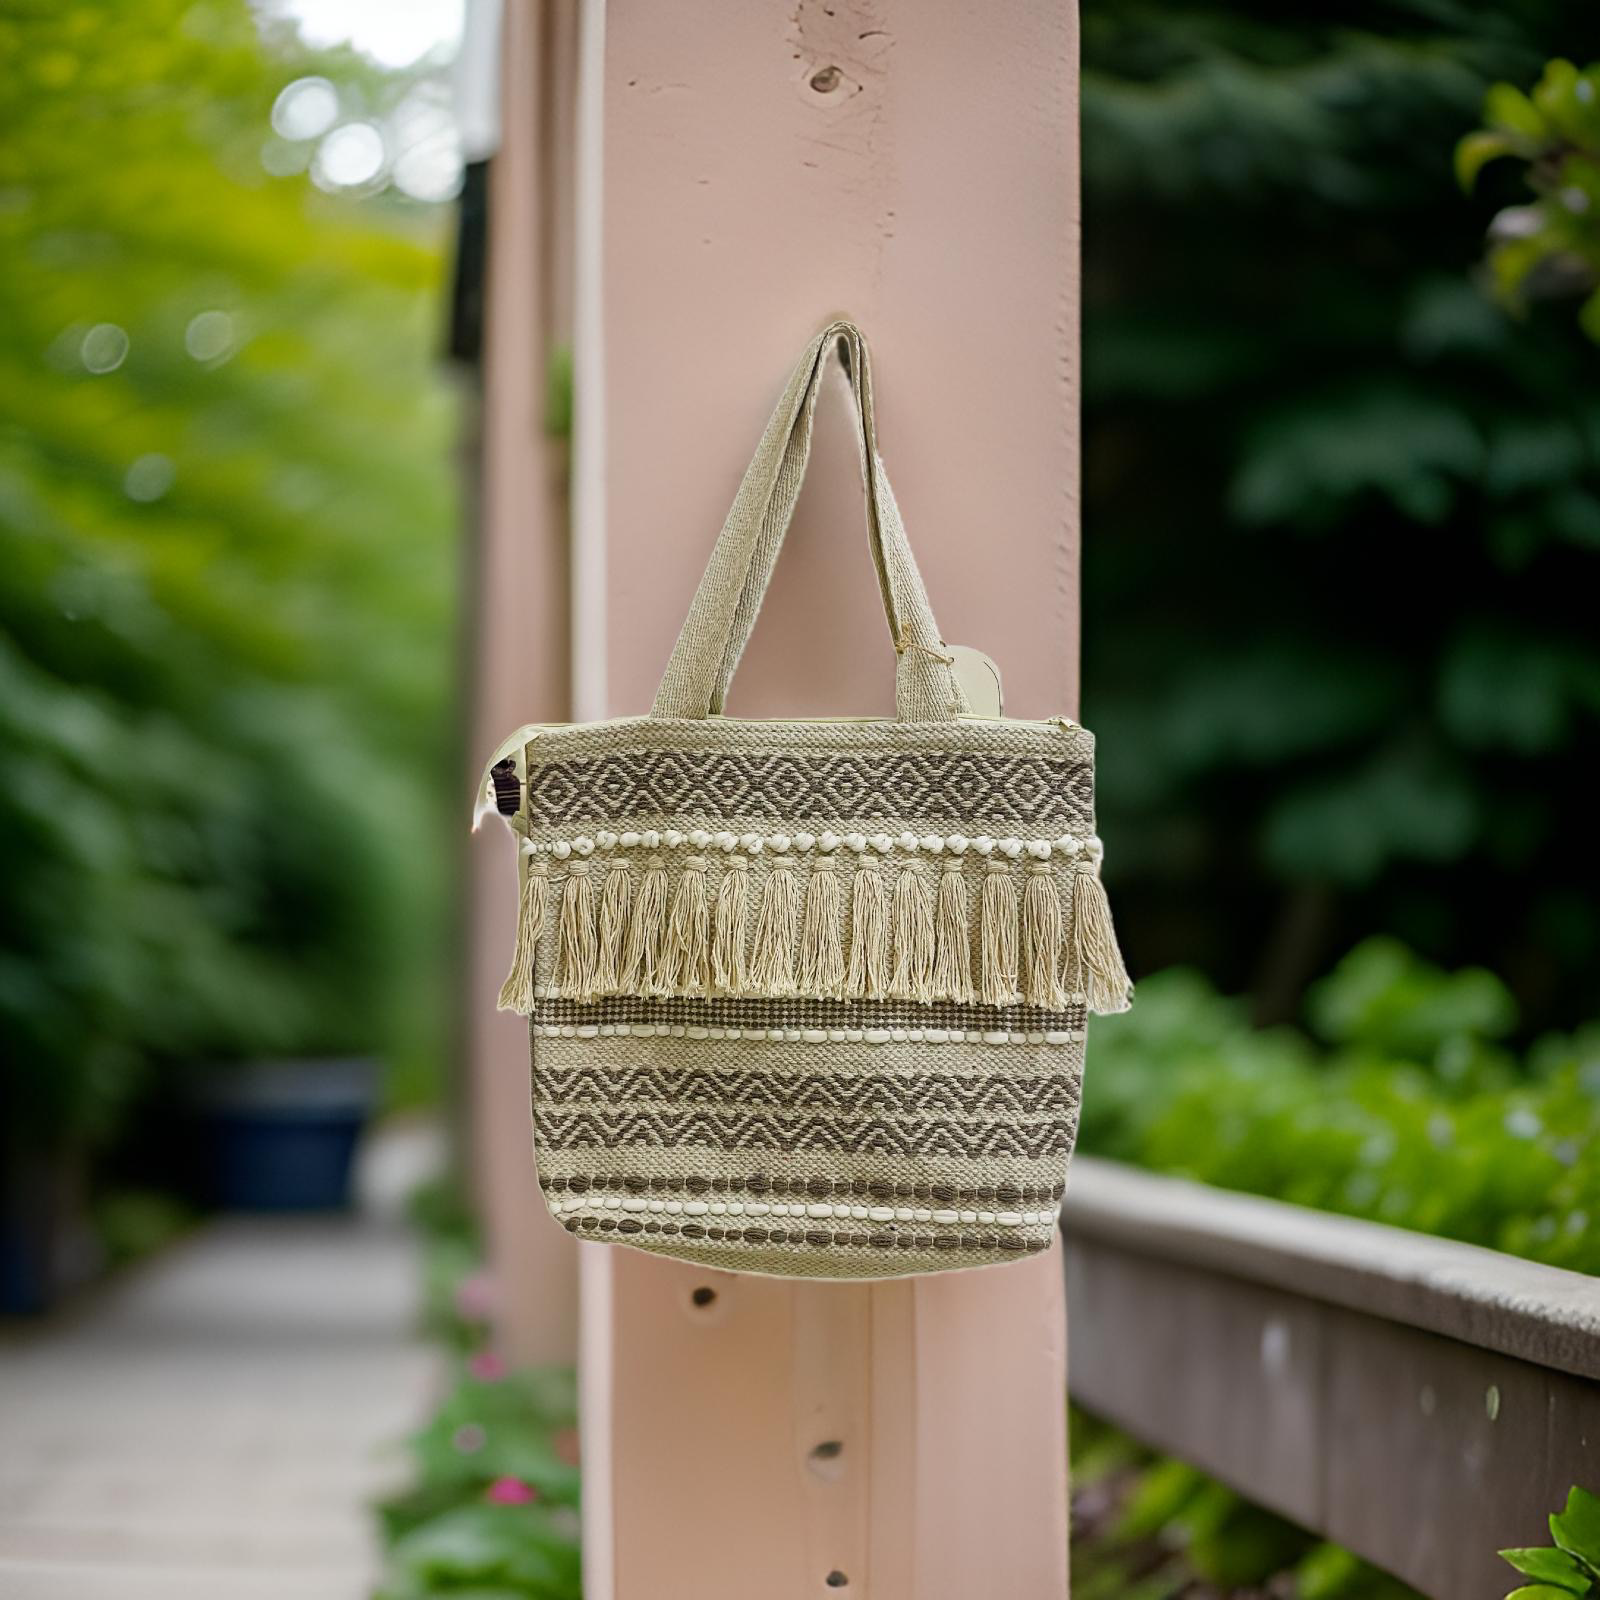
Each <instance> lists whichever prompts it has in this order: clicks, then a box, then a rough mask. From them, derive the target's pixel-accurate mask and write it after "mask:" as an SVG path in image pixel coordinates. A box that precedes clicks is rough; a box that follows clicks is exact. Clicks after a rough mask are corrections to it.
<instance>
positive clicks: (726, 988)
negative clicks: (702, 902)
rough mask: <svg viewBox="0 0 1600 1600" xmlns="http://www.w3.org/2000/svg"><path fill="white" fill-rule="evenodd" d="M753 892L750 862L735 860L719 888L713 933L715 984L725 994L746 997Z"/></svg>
mask: <svg viewBox="0 0 1600 1600" xmlns="http://www.w3.org/2000/svg"><path fill="white" fill-rule="evenodd" d="M749 889H750V861H749V858H748V857H746V856H733V857H731V858H730V859H729V861H728V870H727V871H726V872H724V873H723V875H722V882H721V883H720V884H719V885H718V886H717V905H716V910H715V912H714V914H713V916H712V931H711V981H712V982H713V983H714V984H715V985H716V986H717V988H718V989H719V990H720V991H721V992H722V993H723V994H743V993H744V932H745V912H746V907H747V905H748V902H749Z"/></svg>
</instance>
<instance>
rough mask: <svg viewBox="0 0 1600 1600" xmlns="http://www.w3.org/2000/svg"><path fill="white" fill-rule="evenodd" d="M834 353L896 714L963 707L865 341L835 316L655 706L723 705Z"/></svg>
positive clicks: (729, 533) (764, 452)
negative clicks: (851, 427) (846, 389)
mask: <svg viewBox="0 0 1600 1600" xmlns="http://www.w3.org/2000/svg"><path fill="white" fill-rule="evenodd" d="M834 356H837V357H838V359H839V360H840V362H841V364H842V365H843V367H844V369H845V372H846V376H847V378H848V380H849V385H850V393H851V398H852V402H853V415H854V418H855V423H856V429H855V433H856V447H857V451H858V454H859V458H860V464H861V472H862V478H863V480H864V482H865V485H866V491H867V531H868V535H869V539H870V543H871V548H872V559H873V565H874V567H875V568H876V570H877V574H878V587H879V590H880V593H881V596H882V600H883V608H884V614H885V616H886V617H887V619H888V623H889V634H890V638H891V639H892V640H893V641H894V646H895V653H896V657H897V661H896V668H895V712H896V716H897V717H898V719H899V720H900V721H902V722H946V721H951V720H953V719H954V718H956V717H958V716H960V715H961V714H962V713H963V712H965V711H966V710H967V709H968V707H967V702H966V699H965V697H964V695H963V694H962V691H961V686H960V684H959V683H958V682H957V680H956V676H955V672H954V663H953V658H952V657H951V656H950V655H949V654H948V653H947V652H946V651H945V649H944V641H943V639H942V638H941V637H940V635H939V628H938V624H937V623H936V622H935V620H934V616H933V609H932V607H931V606H930V605H929V603H928V595H927V590H926V588H925V587H924V585H923V582H922V575H921V574H920V572H919V571H918V570H917V564H916V559H915V557H913V555H912V553H911V547H910V544H909V543H908V541H907V539H906V532H905V526H904V524H903V523H902V521H901V519H900V511H899V507H898V506H897V505H896V504H895V499H894V493H893V491H892V490H891V489H890V487H889V480H888V477H887V476H886V475H885V473H884V470H883V463H882V461H881V460H880V459H879V457H878V450H877V428H876V423H875V419H874V411H873V399H872V373H871V365H870V360H869V356H868V353H867V345H866V340H865V339H864V338H863V337H862V334H861V330H860V329H859V328H858V327H857V326H856V325H855V324H854V323H853V322H849V321H845V320H839V321H836V322H833V323H831V324H830V325H829V326H828V327H827V328H825V329H824V330H823V331H822V332H821V333H820V334H818V335H817V337H816V338H814V339H813V340H812V341H811V343H810V344H809V345H808V346H807V347H806V351H805V354H804V355H802V356H801V358H800V361H799V363H798V364H797V365H796V367H795V369H794V371H793V373H792V374H791V375H790V378H789V382H788V385H787V386H786V388H785V389H784V393H783V396H782V398H781V399H780V400H779V402H778V406H777V409H776V410H775V411H774V412H773V414H772V419H771V420H770V421H769V422H768V424H767V428H766V432H765V433H764V434H763V435H762V439H761V443H760V445H759V446H758V447H757V450H756V454H755V459H754V460H753V461H752V462H751V463H750V467H749V469H748V470H747V471H746V473H745V476H744V481H743V482H742V483H741V484H740V486H739V492H738V494H737V495H736V496H735V497H734V502H733V506H732V508H731V509H730V511H729V512H728V517H727V521H726V522H725V523H724V524H723V528H722V532H721V534H720V536H719V537H718V539H717V542H716V545H715V547H714V548H713V550H712V552H711V559H710V561H709V562H708V563H707V566H706V571H705V575H704V577H702V578H701V580H700V586H699V588H698V589H697V590H696V591H695V596H694V600H693V602H692V603H691V605H690V608H689V614H688V617H687V618H686V619H685V621H684V624H683V628H682V631H681V632H680V633H679V635H678V642H677V644H676V645H675V646H674V648H673V652H672V659H671V660H670V661H669V662H668V664H667V670H666V673H665V675H664V676H663V678H662V680H661V687H660V689H659V690H658V691H657V694H656V700H655V704H654V706H653V707H652V709H651V713H650V714H651V716H653V717H658V718H661V717H669V718H670V717H687V718H703V717H706V716H708V715H711V714H713V713H719V712H720V711H721V710H722V708H723V705H724V703H725V701H726V699H727V694H728V688H729V685H730V684H731V682H732V680H733V674H734V671H735V670H736V668H737V667H738V664H739V658H740V656H741V655H742V654H743V652H744V647H745V644H746V642H747V641H748V640H749V637H750V633H751V630H752V629H753V628H754V627H755V620H756V615H757V613H758V612H759V611H760V608H761V602H762V599H763V598H764V597H765V595H766V591H767V585H768V584H769V583H770V582H771V579H772V573H773V569H774V567H775V566H776V565H777V560H778V553H779V551H780V549H781V548H782V545H783V539H784V535H785V533H786V532H787V531H788V527H789V522H790V519H791V517H792V516H793V514H794V507H795V502H796V501H797V500H798V498H799V495H800V486H801V484H802V482H803V481H804V479H805V472H806V464H807V461H808V459H809V457H810V453H811V436H812V429H813V424H814V421H815V416H816V407H817V398H818V396H819V394H820V392H821V386H822V381H823V378H824V376H825V375H826V373H827V370H828V363H829V360H830V358H832V357H834Z"/></svg>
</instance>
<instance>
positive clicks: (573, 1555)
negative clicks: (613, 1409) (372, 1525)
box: [376, 1187, 582, 1600]
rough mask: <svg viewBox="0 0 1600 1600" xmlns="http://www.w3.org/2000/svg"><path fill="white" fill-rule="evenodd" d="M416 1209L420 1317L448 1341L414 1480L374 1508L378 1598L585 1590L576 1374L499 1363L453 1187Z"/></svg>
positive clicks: (416, 1445)
mask: <svg viewBox="0 0 1600 1600" xmlns="http://www.w3.org/2000/svg"><path fill="white" fill-rule="evenodd" d="M415 1215H416V1217H417V1220H418V1221H419V1222H420V1223H421V1225H422V1226H423V1227H424V1228H425V1229H426V1230H428V1246H427V1255H426V1261H425V1267H426V1273H425V1276H426V1283H427V1303H426V1321H427V1326H428V1329H429V1332H430V1333H431V1334H432V1335H433V1337H435V1338H437V1339H439V1340H440V1341H441V1342H442V1343H443V1344H444V1345H445V1346H446V1347H447V1348H448V1349H449V1351H450V1352H451V1356H450V1360H451V1370H452V1379H451V1383H450V1387H449V1389H448V1391H447V1392H446V1394H445V1395H444V1397H443V1399H442V1400H441V1402H440V1404H439V1406H438V1408H437V1409H436V1411H435V1412H434V1414H433V1416H432V1417H430V1418H429V1420H428V1422H427V1423H426V1424H425V1426H424V1427H423V1428H422V1429H421V1430H420V1431H419V1432H418V1433H416V1434H415V1435H413V1437H412V1439H411V1441H410V1453H411V1457H412V1462H413V1479H412V1482H411V1484H410V1485H409V1487H407V1488H406V1489H405V1490H404V1491H403V1492H402V1493H400V1494H398V1495H396V1496H394V1497H393V1498H391V1499H390V1500H388V1501H386V1502H384V1503H383V1504H382V1505H381V1506H380V1507H379V1508H378V1515H379V1518H380V1521H381V1524H382V1528H383V1533H384V1538H385V1543H386V1544H387V1546H388V1561H387V1566H386V1572H385V1577H384V1582H383V1585H382V1587H381V1588H380V1589H379V1591H378V1595H377V1597H376V1600H424V1597H426V1596H432V1595H448V1594H463V1595H465V1594H467V1593H471V1594H473V1595H476V1596H479V1597H480V1600H488V1597H489V1596H491V1595H492V1596H494V1597H495V1600H580V1596H581V1594H582V1582H581V1576H580V1561H579V1554H578V1535H579V1522H578V1492H579V1474H578V1435H577V1429H576V1415H577V1403H576V1394H575V1389H576V1384H575V1380H574V1376H573V1374H572V1373H571V1371H569V1370H566V1369H549V1370H543V1371H534V1372H510V1371H508V1370H507V1369H506V1367H505V1364H504V1363H503V1362H502V1361H501V1360H500V1358H499V1356H498V1355H497V1354H496V1353H495V1351H494V1349H493V1346H492V1343H491V1341H490V1332H489V1330H490V1321H491V1314H492V1309H493V1293H492V1287H491V1285H490V1283H489V1280H488V1279H487V1277H486V1276H485V1275H484V1272H483V1269H482V1265H481V1262H480V1259H479V1253H478V1245H477V1240H476V1237H475V1230H474V1229H473V1227H472V1225H471V1223H470V1222H469V1221H468V1220H467V1217H466V1214H465V1212H464V1211H463V1209H462V1207H461V1206H460V1204H459V1202H458V1200H457V1199H456V1198H455V1196H454V1195H453V1193H452V1191H451V1190H450V1189H448V1188H447V1187H441V1188H438V1189H431V1190H429V1191H427V1192H425V1193H424V1194H422V1195H421V1196H419V1197H418V1201H417V1204H416V1207H415Z"/></svg>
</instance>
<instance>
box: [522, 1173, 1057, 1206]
mask: <svg viewBox="0 0 1600 1600" xmlns="http://www.w3.org/2000/svg"><path fill="white" fill-rule="evenodd" d="M539 1181H540V1185H541V1187H542V1188H543V1189H544V1190H545V1191H546V1193H548V1194H586V1193H587V1192H588V1191H589V1190H590V1189H598V1190H600V1191H602V1192H605V1191H606V1190H608V1189H612V1188H615V1189H619V1190H621V1191H623V1192H624V1193H626V1194H630V1195H638V1194H643V1195H649V1194H654V1193H660V1194H663V1195H666V1194H670V1193H672V1192H673V1191H675V1190H682V1191H684V1192H685V1193H686V1194H689V1195H691V1196H693V1197H694V1198H696V1199H698V1198H699V1197H700V1196H702V1195H706V1194H718V1193H726V1194H733V1193H739V1194H743V1195H753V1196H755V1197H756V1198H757V1199H758V1200H759V1199H762V1198H765V1197H767V1196H776V1197H778V1198H782V1197H783V1196H784V1195H804V1196H807V1197H808V1198H810V1199H812V1200H825V1199H827V1197H828V1196H829V1195H854V1196H856V1197H858V1199H861V1200H866V1199H870V1200H874V1201H877V1202H878V1203H880V1204H881V1203H882V1202H883V1201H885V1200H900V1199H905V1200H937V1201H939V1202H941V1204H943V1205H945V1206H948V1205H949V1203H950V1202H951V1201H955V1200H962V1201H969V1202H970V1201H982V1200H988V1201H998V1202H1000V1203H1001V1204H1002V1205H1005V1206H1008V1207H1015V1206H1019V1205H1029V1204H1034V1205H1040V1204H1045V1203H1049V1204H1052V1205H1055V1206H1059V1205H1060V1203H1061V1197H1062V1196H1063V1195H1064V1194H1065V1193H1066V1191H1067V1186H1066V1184H1065V1183H1054V1184H1043V1183H1039V1184H1019V1183H979V1184H956V1183H945V1182H938V1183H935V1182H932V1181H930V1180H924V1181H923V1182H920V1183H895V1182H892V1181H891V1180H889V1179H887V1178H768V1177H767V1176H766V1175H765V1174H764V1173H759V1172H758V1173H755V1174H753V1175H752V1176H750V1177H748V1178H735V1177H725V1176H720V1175H719V1176H716V1177H705V1176H703V1175H698V1174H691V1175H690V1176H688V1177H684V1178H669V1177H663V1176H661V1175H660V1174H659V1173H656V1174H652V1175H650V1176H648V1177H647V1176H644V1175H642V1174H638V1173H634V1174H622V1175H619V1174H617V1173H611V1174H609V1175H607V1176H606V1177H598V1176H595V1177H590V1176H585V1175H584V1174H581V1173H580V1174H578V1175H576V1176H574V1177H570V1178H560V1177H544V1176H541V1177H540V1180H539Z"/></svg>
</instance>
